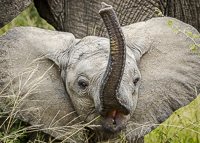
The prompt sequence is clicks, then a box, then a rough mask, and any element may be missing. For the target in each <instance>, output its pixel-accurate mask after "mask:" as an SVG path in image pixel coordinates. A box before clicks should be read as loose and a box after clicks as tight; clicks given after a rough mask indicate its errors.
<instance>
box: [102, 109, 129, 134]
mask: <svg viewBox="0 0 200 143" xmlns="http://www.w3.org/2000/svg"><path fill="white" fill-rule="evenodd" d="M129 119H130V114H129V115H123V114H122V113H120V112H119V111H117V110H114V111H110V112H108V113H107V114H106V115H104V116H101V123H102V125H103V127H104V128H105V129H106V130H108V131H110V132H112V133H115V132H118V131H120V130H122V129H123V128H124V127H125V125H126V124H127V121H128V120H129Z"/></svg>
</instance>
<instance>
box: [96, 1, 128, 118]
mask: <svg viewBox="0 0 200 143" xmlns="http://www.w3.org/2000/svg"><path fill="white" fill-rule="evenodd" d="M99 13H100V15H101V17H102V19H103V21H104V23H105V25H106V28H107V30H108V34H109V38H110V55H109V61H108V65H107V68H106V72H105V74H104V77H103V79H102V83H101V89H100V101H101V105H100V114H101V115H106V114H107V113H108V112H110V111H113V110H117V111H119V112H120V113H123V114H125V115H127V114H129V113H130V108H129V107H127V106H126V105H125V104H123V103H120V101H119V100H118V96H119V87H120V83H121V79H122V76H123V73H124V66H125V62H126V44H125V40H124V35H123V33H122V29H121V27H120V24H119V21H118V19H117V16H116V14H115V12H114V10H113V8H112V6H110V5H107V4H105V3H102V9H101V10H100V12H99Z"/></svg>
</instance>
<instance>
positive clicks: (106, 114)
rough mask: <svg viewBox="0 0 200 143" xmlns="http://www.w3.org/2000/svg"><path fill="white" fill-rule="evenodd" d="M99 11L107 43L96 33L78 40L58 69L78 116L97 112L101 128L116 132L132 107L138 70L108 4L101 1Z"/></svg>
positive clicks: (127, 117) (83, 116) (123, 123)
mask: <svg viewBox="0 0 200 143" xmlns="http://www.w3.org/2000/svg"><path fill="white" fill-rule="evenodd" d="M100 15H101V16H102V18H103V20H104V22H105V25H106V27H107V30H108V34H109V37H110V44H109V40H108V39H106V38H99V37H90V36H89V37H86V38H84V39H82V40H80V41H79V42H78V43H77V44H76V45H75V46H74V48H73V49H72V50H71V52H70V53H69V55H68V57H70V58H69V61H68V63H66V64H65V66H64V69H63V71H62V73H63V75H64V76H63V79H64V81H65V84H66V89H67V92H68V93H69V96H70V98H71V100H72V102H73V104H74V107H75V109H76V111H77V112H78V114H79V115H81V118H82V120H84V121H87V122H89V121H90V120H91V119H93V118H94V117H96V116H98V115H101V122H102V124H103V126H104V128H106V129H108V130H109V131H112V132H116V131H119V130H121V129H122V128H123V127H124V126H125V124H126V123H127V121H128V120H129V118H130V114H131V113H132V112H133V111H134V110H135V108H136V103H137V97H138V87H139V79H140V72H139V69H138V67H137V65H136V59H135V57H134V55H133V54H131V53H132V52H131V51H129V52H128V53H127V54H126V51H127V46H126V43H125V39H124V35H123V33H122V30H121V27H120V25H119V21H118V19H117V17H116V15H115V13H114V11H113V9H112V6H109V5H106V4H105V3H103V7H102V9H101V10H100ZM109 47H110V48H109ZM109 49H110V50H109ZM109 51H110V52H109ZM64 60H65V59H64Z"/></svg>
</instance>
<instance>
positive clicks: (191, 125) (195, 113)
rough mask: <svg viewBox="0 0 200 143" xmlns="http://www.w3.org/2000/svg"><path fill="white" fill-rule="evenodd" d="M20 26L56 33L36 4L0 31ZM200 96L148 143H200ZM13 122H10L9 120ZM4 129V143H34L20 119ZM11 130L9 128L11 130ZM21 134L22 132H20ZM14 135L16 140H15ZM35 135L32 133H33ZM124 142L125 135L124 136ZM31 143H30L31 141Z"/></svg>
mask: <svg viewBox="0 0 200 143" xmlns="http://www.w3.org/2000/svg"><path fill="white" fill-rule="evenodd" d="M18 26H34V27H40V28H43V29H50V30H55V29H54V28H53V26H51V25H49V24H48V23H47V22H46V21H45V20H43V19H42V18H41V17H40V16H39V14H38V13H37V11H36V9H35V7H34V5H33V3H32V4H31V5H30V6H29V7H28V8H27V9H26V10H24V11H23V12H22V13H21V14H20V15H19V16H17V17H16V18H15V19H14V20H12V21H11V22H10V23H8V24H7V25H6V26H4V27H3V28H2V29H0V35H2V34H3V33H5V32H6V31H8V30H9V29H11V28H12V27H18ZM199 109H200V96H199V97H198V98H197V99H196V100H194V101H193V102H192V103H190V104H189V105H187V106H185V107H183V108H181V109H179V110H177V111H176V112H174V113H173V115H172V116H171V117H170V118H169V119H168V120H167V121H165V122H164V123H162V124H161V125H160V126H159V127H158V128H156V129H155V130H153V131H152V132H151V133H149V134H147V135H146V136H145V143H160V142H162V143H199V142H200V122H199V120H200V117H199V116H200V110H199ZM3 116H4V113H1V114H0V120H3V119H6V117H3ZM8 119H9V118H8ZM11 123H12V124H9V123H8V122H6V123H5V124H3V125H2V126H1V125H0V138H3V137H5V136H6V135H10V136H8V137H7V138H6V139H5V140H4V142H13V143H20V142H32V141H30V140H29V136H30V135H29V134H27V131H29V130H30V129H31V127H30V126H29V125H28V124H26V123H23V122H21V121H19V120H17V119H13V118H12V120H11ZM8 127H9V128H8ZM19 130H21V132H19ZM11 135H13V136H11ZM31 135H32V133H31ZM121 136H122V138H124V135H123V134H122V135H121ZM28 140H29V141H28ZM35 141H37V142H42V141H44V135H43V134H42V133H41V132H37V135H36V138H35Z"/></svg>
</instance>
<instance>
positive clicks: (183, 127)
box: [145, 96, 200, 143]
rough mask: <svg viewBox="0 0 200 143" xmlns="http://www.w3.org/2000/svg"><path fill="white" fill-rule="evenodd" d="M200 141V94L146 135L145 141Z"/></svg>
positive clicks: (192, 142)
mask: <svg viewBox="0 0 200 143" xmlns="http://www.w3.org/2000/svg"><path fill="white" fill-rule="evenodd" d="M152 142H159V143H160V142H162V143H199V142H200V96H198V97H197V99H195V100H194V101H193V102H191V103H190V104H189V105H187V106H185V107H182V108H181V109H179V110H177V111H175V112H174V113H173V114H172V116H170V118H168V119H167V120H166V121H165V122H164V123H162V124H161V125H160V126H159V127H158V128H156V129H155V130H153V131H152V132H150V133H149V134H147V135H146V136H145V143H152Z"/></svg>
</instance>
